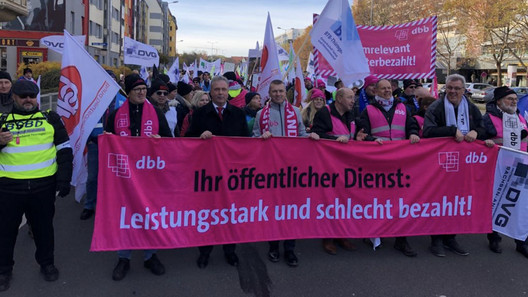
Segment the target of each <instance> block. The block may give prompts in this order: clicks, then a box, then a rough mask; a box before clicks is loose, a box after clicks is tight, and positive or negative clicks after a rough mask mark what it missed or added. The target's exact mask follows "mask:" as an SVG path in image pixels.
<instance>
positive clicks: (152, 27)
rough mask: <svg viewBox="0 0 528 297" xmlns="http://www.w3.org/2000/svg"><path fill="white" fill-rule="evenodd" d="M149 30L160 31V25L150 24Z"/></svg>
mask: <svg viewBox="0 0 528 297" xmlns="http://www.w3.org/2000/svg"><path fill="white" fill-rule="evenodd" d="M149 29H150V32H162V31H161V27H160V26H150V28H149Z"/></svg>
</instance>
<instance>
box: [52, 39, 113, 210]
mask: <svg viewBox="0 0 528 297" xmlns="http://www.w3.org/2000/svg"><path fill="white" fill-rule="evenodd" d="M119 89H120V86H119V85H118V84H117V82H116V81H115V80H114V79H113V78H112V77H111V76H110V75H108V73H107V72H106V71H105V70H104V69H103V67H101V65H99V63H97V62H96V61H95V60H94V59H93V58H92V56H91V55H90V54H89V53H88V52H86V50H85V49H84V46H83V45H82V44H80V43H79V42H78V41H77V40H75V39H74V38H73V37H72V36H71V35H70V34H69V33H68V32H67V31H66V30H64V52H63V55H62V69H61V77H60V82H59V92H58V93H59V94H58V99H57V113H58V114H59V115H60V116H61V118H62V122H63V123H64V126H65V127H66V130H67V131H68V135H69V136H70V143H71V146H72V149H73V154H74V155H73V175H72V185H74V186H76V191H75V199H76V200H77V201H80V199H81V198H82V195H83V194H84V192H85V190H86V187H85V184H86V178H87V169H86V154H85V153H84V149H85V146H86V141H87V140H88V136H89V135H90V132H92V130H93V128H94V127H95V125H96V124H97V122H98V121H99V119H100V118H101V116H103V114H104V112H105V110H106V108H107V107H108V105H110V102H112V99H113V98H114V97H115V95H116V94H117V92H118V91H119Z"/></svg>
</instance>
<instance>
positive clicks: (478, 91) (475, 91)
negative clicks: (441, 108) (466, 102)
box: [466, 83, 493, 102]
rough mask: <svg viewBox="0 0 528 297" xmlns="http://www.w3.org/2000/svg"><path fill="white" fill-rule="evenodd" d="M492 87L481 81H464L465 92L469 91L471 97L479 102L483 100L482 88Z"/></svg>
mask: <svg viewBox="0 0 528 297" xmlns="http://www.w3.org/2000/svg"><path fill="white" fill-rule="evenodd" d="M489 87H493V86H492V85H490V84H483V83H466V90H467V93H470V94H471V95H470V96H471V99H473V100H475V101H479V102H484V95H485V94H484V93H483V91H484V89H485V88H489Z"/></svg>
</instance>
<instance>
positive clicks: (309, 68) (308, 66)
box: [306, 52, 315, 77]
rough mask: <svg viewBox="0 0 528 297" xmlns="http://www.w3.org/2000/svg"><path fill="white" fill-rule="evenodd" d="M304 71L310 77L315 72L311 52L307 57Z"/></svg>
mask: <svg viewBox="0 0 528 297" xmlns="http://www.w3.org/2000/svg"><path fill="white" fill-rule="evenodd" d="M306 72H307V73H308V77H312V76H313V75H314V73H315V68H314V56H313V52H310V56H309V57H308V63H307V64H306Z"/></svg>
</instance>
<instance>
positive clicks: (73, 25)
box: [70, 11, 75, 34]
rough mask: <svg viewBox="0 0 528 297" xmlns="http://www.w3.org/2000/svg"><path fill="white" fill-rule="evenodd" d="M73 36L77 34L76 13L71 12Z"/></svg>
mask: <svg viewBox="0 0 528 297" xmlns="http://www.w3.org/2000/svg"><path fill="white" fill-rule="evenodd" d="M70 32H71V34H75V12H73V11H72V12H71V28H70Z"/></svg>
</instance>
